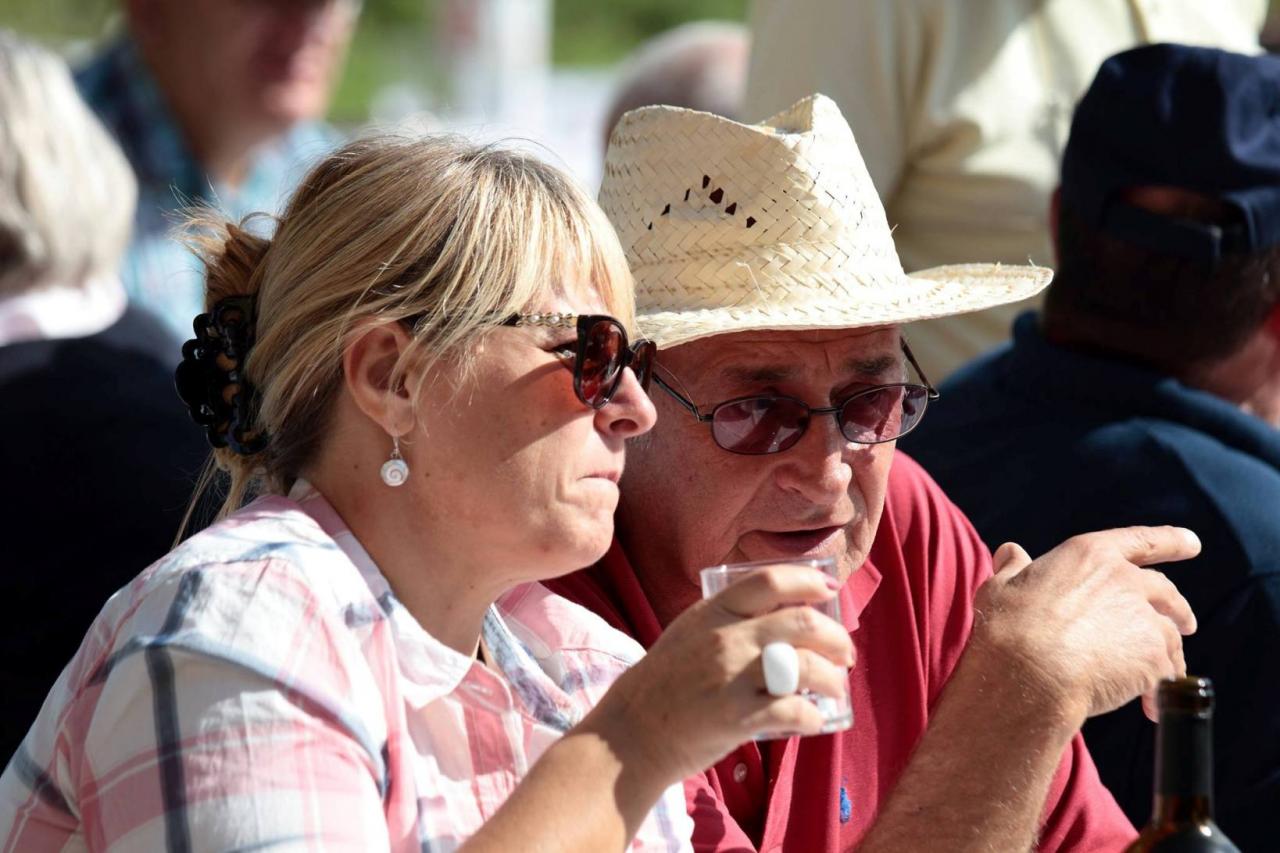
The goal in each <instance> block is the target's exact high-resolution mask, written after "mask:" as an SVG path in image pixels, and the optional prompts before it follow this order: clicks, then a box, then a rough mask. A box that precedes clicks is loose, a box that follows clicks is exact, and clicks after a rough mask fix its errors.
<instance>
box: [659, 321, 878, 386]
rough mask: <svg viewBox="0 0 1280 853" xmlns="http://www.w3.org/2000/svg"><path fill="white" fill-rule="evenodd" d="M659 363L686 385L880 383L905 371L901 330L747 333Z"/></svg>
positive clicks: (714, 339) (671, 352) (704, 342)
mask: <svg viewBox="0 0 1280 853" xmlns="http://www.w3.org/2000/svg"><path fill="white" fill-rule="evenodd" d="M658 360H659V362H660V363H661V364H662V365H663V366H664V367H666V368H667V369H668V370H670V371H672V372H673V373H676V374H678V375H679V376H680V377H681V378H682V379H683V380H684V381H686V382H695V383H700V384H701V383H709V384H716V383H717V382H721V381H728V382H732V381H735V380H740V381H750V380H752V379H758V380H761V381H778V380H784V379H798V380H805V381H816V382H822V381H824V379H828V378H829V379H830V380H831V381H839V380H841V379H844V378H848V377H852V376H865V377H869V378H875V377H877V376H880V375H882V374H887V373H893V372H896V371H898V370H900V369H901V366H902V362H903V356H902V349H901V332H900V329H899V327H898V326H875V327H870V328H861V329H818V330H805V331H772V330H769V331H746V332H733V333H729V334H724V335H713V336H711V337H707V338H700V339H699V340H696V341H692V342H690V343H687V344H680V345H678V346H675V347H671V348H669V349H668V348H664V349H663V350H662V351H661V353H660V354H659V357H658Z"/></svg>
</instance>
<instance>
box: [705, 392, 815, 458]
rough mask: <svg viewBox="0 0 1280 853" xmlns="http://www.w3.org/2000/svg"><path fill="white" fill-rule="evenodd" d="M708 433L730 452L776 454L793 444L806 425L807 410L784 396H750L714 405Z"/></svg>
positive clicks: (797, 402)
mask: <svg viewBox="0 0 1280 853" xmlns="http://www.w3.org/2000/svg"><path fill="white" fill-rule="evenodd" d="M711 417H712V420H711V435H712V437H713V438H715V441H716V444H718V445H720V446H721V447H723V448H724V449H725V450H728V451H730V452H732V453H745V454H750V455H757V454H762V453H778V452H780V451H783V450H786V449H788V448H790V447H793V446H794V445H795V443H796V442H797V441H799V440H800V436H802V435H804V431H805V429H807V428H808V426H809V409H808V408H807V407H806V406H805V405H804V404H803V403H801V402H800V401H799V400H792V399H790V398H787V397H752V398H750V399H747V400H737V401H735V402H732V403H725V404H723V405H721V406H717V407H716V410H715V411H714V412H712V413H711Z"/></svg>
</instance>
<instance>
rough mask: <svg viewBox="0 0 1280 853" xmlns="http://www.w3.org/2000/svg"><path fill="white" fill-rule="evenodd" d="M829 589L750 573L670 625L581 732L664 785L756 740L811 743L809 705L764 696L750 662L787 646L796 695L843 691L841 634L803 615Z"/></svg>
mask: <svg viewBox="0 0 1280 853" xmlns="http://www.w3.org/2000/svg"><path fill="white" fill-rule="evenodd" d="M837 589H838V586H837V582H836V581H835V580H834V579H831V578H828V577H827V576H826V575H824V574H822V573H821V572H819V571H817V570H815V569H812V568H808V567H804V566H786V565H779V566H769V567H766V568H763V569H761V570H760V571H758V572H753V573H752V574H750V575H748V576H746V577H744V578H742V579H741V580H739V581H737V582H736V583H734V584H733V585H732V586H730V587H728V588H727V589H725V590H724V591H723V592H721V593H720V594H719V595H717V596H715V597H714V598H711V599H708V600H706V601H700V602H698V603H697V604H695V605H694V606H692V607H690V608H689V609H688V610H687V611H685V612H684V613H683V614H681V615H680V617H679V618H678V619H676V620H675V621H674V622H672V623H671V625H670V626H669V627H668V628H667V630H666V631H664V632H663V634H662V637H661V638H660V639H659V640H658V642H657V643H656V644H654V646H653V648H652V649H651V650H650V651H649V653H648V655H646V656H645V658H644V659H643V660H642V661H640V662H639V663H637V664H636V665H635V666H634V667H632V668H631V670H629V671H628V672H627V673H626V674H625V675H623V676H622V678H620V679H618V681H617V682H616V683H615V684H614V685H613V687H612V688H610V690H609V692H608V693H607V694H606V695H605V697H604V698H603V699H602V700H601V701H600V703H599V704H598V705H597V706H596V708H595V710H593V711H592V712H591V714H590V715H588V717H587V719H586V720H584V721H583V725H585V726H590V727H592V728H595V729H597V730H599V731H601V733H602V734H605V735H606V737H607V738H608V739H609V740H610V741H611V742H612V743H615V744H618V745H619V746H620V748H624V749H627V750H628V751H630V752H633V753H634V755H633V756H630V757H628V758H629V760H634V761H638V762H642V763H648V764H649V765H650V768H651V771H652V772H654V773H655V774H656V775H658V776H659V777H661V778H665V779H666V780H667V784H670V783H672V782H675V781H677V780H680V779H683V778H685V777H686V776H691V775H693V774H695V773H699V772H701V771H702V770H704V769H706V768H707V767H708V766H710V765H711V764H714V763H715V762H716V761H718V760H719V759H721V758H723V757H724V756H725V755H726V754H728V753H729V752H730V751H731V750H732V749H733V748H734V747H736V746H738V745H739V744H741V743H743V742H744V741H747V740H750V739H751V738H752V737H754V736H756V735H758V734H760V733H762V732H776V731H788V732H796V733H798V734H817V733H818V732H819V731H820V730H821V728H822V724H823V720H822V716H821V714H820V713H819V711H818V709H817V708H816V707H815V706H814V705H813V703H811V702H810V701H809V700H808V699H805V698H804V697H803V696H800V695H792V696H783V697H775V696H771V695H769V694H768V692H766V690H765V685H764V670H763V667H762V665H761V661H760V654H761V649H763V648H764V646H765V645H767V644H768V643H771V642H775V641H782V642H786V643H790V644H791V645H792V646H794V647H795V648H796V651H797V652H798V655H799V661H800V689H801V690H812V691H814V692H817V693H822V694H826V695H830V696H835V695H839V694H840V693H842V692H843V691H845V690H846V689H847V681H848V669H849V668H850V667H852V666H853V664H854V650H853V643H852V641H851V640H850V638H849V633H848V632H847V631H846V630H845V629H844V627H843V626H842V625H840V624H839V623H838V622H836V621H835V620H833V619H831V618H829V617H827V616H825V615H824V614H822V613H820V612H819V611H817V610H815V609H814V608H813V607H811V606H809V605H813V604H818V603H821V602H824V601H827V600H829V599H831V598H832V597H833V596H835V594H836V592H837ZM610 731H612V732H613V733H614V734H616V735H618V737H609V735H608V732H610ZM624 760H627V759H624Z"/></svg>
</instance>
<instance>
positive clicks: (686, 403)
mask: <svg viewBox="0 0 1280 853" xmlns="http://www.w3.org/2000/svg"><path fill="white" fill-rule="evenodd" d="M901 345H902V352H903V353H904V354H905V355H906V357H907V363H908V364H910V365H911V367H912V368H913V369H914V370H915V372H916V375H918V376H919V377H920V382H919V383H916V382H886V383H884V384H881V385H870V386H868V387H866V388H861V389H859V390H857V391H854V392H853V393H852V394H849V395H848V396H846V397H845V398H844V399H842V400H840V401H839V403H838V404H837V405H835V406H822V407H815V406H810V405H809V404H808V402H806V401H804V400H801V399H800V398H799V397H793V396H791V395H790V394H749V395H747V396H744V397H734V398H733V399H731V400H724V401H722V402H719V403H716V404H715V405H714V406H712V407H711V410H710V412H709V413H707V414H703V413H702V412H701V411H700V410H699V409H698V405H697V404H696V403H694V402H693V401H692V400H690V399H689V398H688V397H686V396H684V395H683V394H681V393H680V392H679V391H677V390H676V389H675V388H672V387H671V385H669V384H668V383H667V381H666V380H665V379H663V378H662V377H661V376H659V375H658V373H657V371H656V370H653V371H652V373H653V381H654V382H656V383H657V384H658V386H659V387H660V388H662V390H664V391H666V392H667V393H668V394H670V395H671V396H672V397H673V398H675V401H676V402H677V403H679V404H680V405H681V406H683V407H684V408H685V409H687V410H688V411H689V413H690V414H692V415H693V416H694V418H695V419H697V421H698V423H703V424H711V425H712V428H711V440H712V442H714V443H715V446H716V447H719V448H720V449H721V450H723V451H725V452H726V453H733V454H736V455H738V456H772V455H774V454H776V453H785V452H786V451H788V450H791V449H792V448H793V447H795V444H792V445H791V447H786V448H783V449H781V450H773V451H765V452H764V453H744V452H743V451H741V450H730V449H729V448H727V447H725V446H724V445H722V444H721V443H720V442H718V441H716V438H715V426H714V424H715V417H716V412H717V411H719V410H720V409H722V408H723V407H725V406H729V405H732V404H734V403H744V402H746V401H748V400H760V399H767V400H778V399H786V400H793V401H795V402H797V403H799V404H801V405H802V406H804V407H805V409H806V410H807V411H808V413H809V414H808V417H809V418H812V417H813V416H814V415H831V416H832V417H833V418H834V419H835V421H836V429H839V430H840V435H842V436H844V439H845V440H846V441H848V442H850V443H851V444H863V445H867V446H871V445H876V444H887V443H889V442H890V441H897V440H898V439H900V438H902V437H903V436H904V435H908V434H909V433H911V431H912V430H914V429H915V428H916V427H918V426H919V425H920V421H916V422H915V423H914V424H912V426H911V429H908V430H904V431H903V432H900V433H898V434H897V435H895V436H894V437H893V438H884V439H880V440H879V441H855V440H854V439H852V438H849V437H848V436H847V435H845V434H844V430H843V429H842V428H841V425H840V417H839V415H840V411H841V410H842V409H844V407H845V406H847V405H849V401H851V400H854V399H857V398H858V397H860V396H862V395H863V394H869V393H871V392H873V391H879V390H882V389H884V388H904V387H910V388H924V389H925V407H926V408H927V407H928V405H929V402H930V401H933V400H936V399H938V398H939V397H940V396H942V395H941V394H940V393H939V392H938V389H937V388H935V387H934V386H933V383H931V382H930V381H929V379H928V377H926V376H925V375H924V371H923V370H922V369H921V368H920V363H919V362H917V361H916V357H915V354H914V353H912V352H911V347H910V346H908V344H907V339H906V338H902V339H901ZM654 366H655V367H656V366H657V365H656V364H655V365H654ZM923 419H924V415H923V413H922V414H921V420H923ZM808 431H809V427H808V426H807V425H806V426H805V428H804V430H803V431H802V432H801V433H800V435H799V437H798V438H797V439H796V444H799V443H800V440H801V439H802V438H804V435H805V433H806V432H808Z"/></svg>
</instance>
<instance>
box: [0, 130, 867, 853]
mask: <svg viewBox="0 0 1280 853" xmlns="http://www.w3.org/2000/svg"><path fill="white" fill-rule="evenodd" d="M204 255H205V261H206V264H207V267H208V281H207V288H208V293H207V306H208V309H209V311H208V313H207V314H204V315H201V317H200V318H199V319H198V320H197V323H196V331H197V338H196V339H195V340H194V341H192V342H190V343H189V344H188V345H187V347H186V349H185V351H184V354H185V357H186V360H185V361H184V363H183V367H182V368H181V369H180V372H179V384H180V387H181V390H182V393H183V396H184V398H185V399H186V401H187V403H188V404H189V405H190V406H191V407H192V411H193V415H194V416H195V417H196V419H197V420H198V421H199V422H201V423H202V424H203V425H204V426H205V428H206V430H207V432H208V435H209V438H210V440H211V441H212V442H213V443H214V444H215V446H217V447H218V449H217V450H216V456H217V461H218V463H219V464H220V465H221V467H223V468H224V469H225V470H227V471H228V472H229V473H230V477H231V496H230V498H229V501H228V503H229V506H235V505H237V504H238V503H239V501H240V499H241V497H242V496H243V495H245V494H246V493H251V492H252V493H260V494H262V495H264V497H261V498H260V499H258V500H256V501H255V502H253V503H251V504H249V505H248V506H247V507H245V508H244V509H240V510H239V511H236V512H233V513H232V514H230V515H229V516H228V517H226V518H225V519H224V520H222V521H221V522H219V523H217V524H215V525H214V526H213V527H211V528H209V529H208V530H206V531H204V532H202V533H200V534H198V535H196V536H194V537H192V538H191V539H189V540H187V541H186V542H185V543H183V544H182V545H181V546H179V547H178V548H177V549H175V550H174V551H173V552H172V553H170V554H169V555H168V556H167V557H166V558H164V559H163V560H161V561H160V562H159V563H157V564H156V565H154V566H152V567H151V568H150V569H148V570H147V571H145V572H143V573H142V574H141V575H140V576H139V577H138V578H137V579H136V580H135V581H134V582H133V583H132V584H130V585H129V586H128V587H126V588H125V589H123V590H122V591H121V592H120V593H118V594H117V595H116V596H115V597H114V598H112V600H111V601H110V602H109V603H108V605H107V607H106V608H105V609H104V610H103V612H102V614H101V615H100V616H99V618H98V620H97V621H96V622H95V624H94V626H93V628H92V629H91V631H90V633H89V635H88V636H87V637H86V639H85V642H84V644H83V646H82V647H81V649H80V651H79V653H78V654H77V655H76V657H75V658H74V659H73V660H72V662H71V664H70V665H69V666H68V667H67V669H66V670H65V671H64V672H63V675H62V677H61V678H60V679H59V681H58V684H57V685H56V686H55V688H54V691H53V693H52V694H51V695H50V697H49V699H48V700H47V701H46V703H45V706H44V709H43V710H42V712H41V714H40V716H39V718H38V719H37V720H36V723H35V725H34V727H33V728H32V729H31V731H30V733H29V734H28V735H27V738H26V740H25V741H24V743H23V746H22V747H21V748H20V749H19V750H18V752H17V753H16V754H15V756H14V758H13V760H12V762H11V763H10V764H9V767H8V769H7V770H6V771H5V773H4V775H3V777H0V846H2V848H3V849H4V850H16V849H22V850H41V849H58V850H62V849H67V848H68V847H77V848H79V847H87V848H89V849H147V850H151V849H161V848H167V849H172V850H192V849H197V850H199V849H232V848H235V849H257V848H260V847H288V848H291V849H292V848H300V849H321V848H323V849H326V850H381V849H388V848H389V849H395V850H410V849H412V850H431V851H448V850H455V849H463V850H504V851H507V850H517V849H520V850H526V849H555V850H583V851H599V850H609V849H620V848H622V847H624V846H626V845H627V844H628V843H631V844H632V846H633V847H635V848H638V849H652V850H681V849H687V848H688V845H689V842H688V839H689V833H690V831H691V824H690V821H689V819H688V817H687V816H686V814H685V809H684V804H683V797H682V795H681V791H680V786H679V784H678V783H679V781H680V780H681V779H682V778H684V777H685V776H687V775H689V774H692V773H694V772H696V771H699V770H701V769H702V768H704V767H705V766H707V765H709V764H710V763H712V762H713V761H715V760H716V759H717V758H719V757H720V756H722V755H723V754H725V753H726V752H728V750H729V749H731V748H732V747H733V746H735V745H736V744H738V743H740V742H741V741H743V740H745V739H747V738H749V737H750V736H751V735H752V733H754V732H758V731H761V730H777V729H791V730H795V731H799V732H816V731H817V730H818V729H819V728H820V725H821V721H820V720H819V719H818V715H817V712H816V709H815V708H814V706H813V705H811V704H810V703H808V702H807V701H806V700H804V699H803V698H800V697H798V696H794V695H793V696H788V697H785V698H780V699H779V698H774V697H771V696H769V695H768V694H767V693H766V692H765V691H764V689H763V674H762V671H761V663H760V654H761V649H762V648H763V646H764V645H765V644H767V643H768V642H771V641H775V640H778V641H784V642H789V643H791V644H792V645H794V646H798V647H800V648H801V652H800V662H801V664H802V666H801V670H802V672H801V686H802V687H812V688H815V689H819V690H825V691H828V692H830V691H835V690H837V689H839V685H841V684H842V683H843V681H844V680H845V672H844V667H846V666H848V665H851V663H852V659H851V654H852V652H851V647H850V643H849V639H848V634H847V633H845V632H844V631H843V630H842V629H841V628H840V626H838V625H837V624H836V623H835V622H833V621H831V620H827V619H825V617H819V616H817V614H816V611H813V610H811V609H809V608H806V607H797V606H795V605H800V604H804V603H806V602H815V601H819V600H824V599H826V598H828V597H830V596H831V595H833V593H834V590H833V589H832V588H831V587H830V586H828V584H827V582H826V580H825V579H824V578H823V577H822V576H820V575H818V574H817V573H812V572H808V571H800V570H796V571H793V572H790V573H771V574H760V575H756V576H753V577H751V578H748V579H747V580H746V581H744V582H743V583H740V584H738V585H736V586H734V587H732V588H730V589H729V590H727V591H726V592H725V593H723V594H722V595H721V596H719V597H718V598H716V599H713V600H711V601H709V602H706V603H705V604H704V605H703V606H701V607H696V608H694V609H693V610H691V611H690V612H689V614H687V615H686V616H685V617H684V618H682V619H681V620H679V621H678V622H677V623H675V624H674V625H672V626H671V628H669V629H668V631H667V633H666V635H665V636H664V638H663V640H662V641H661V642H659V643H658V644H657V645H656V646H655V647H654V648H653V649H652V651H651V652H650V653H649V655H648V657H646V658H644V659H643V660H642V661H641V662H640V663H638V664H636V665H635V666H634V667H633V668H631V669H630V670H627V667H628V666H629V665H630V664H632V663H634V662H635V661H636V660H637V659H639V657H640V654H641V653H640V650H639V647H638V646H636V645H634V644H633V643H632V642H631V641H630V640H628V639H625V638H624V637H623V636H622V635H621V634H618V633H616V632H614V631H613V630H612V629H610V628H608V627H607V626H606V625H605V624H604V623H603V622H601V621H599V620H598V619H597V618H595V617H594V616H592V615H590V614H588V613H587V611H585V610H582V609H580V608H578V607H577V606H575V605H572V604H570V603H568V602H566V601H564V600H563V599H559V598H557V597H556V596H553V595H551V594H550V593H549V592H547V591H546V590H545V588H543V587H542V586H540V585H539V584H537V583H535V582H536V581H538V580H540V579H544V578H550V577H555V576H557V575H561V574H564V573H567V572H569V571H571V570H573V569H575V568H577V567H580V566H583V565H587V564H589V563H591V562H593V561H594V560H596V559H598V558H599V557H600V556H601V555H602V554H603V553H604V552H605V550H606V549H607V547H608V546H609V543H610V540H611V536H612V530H613V528H612V514H613V511H614V507H615V505H616V503H617V500H618V491H617V481H618V476H619V474H620V472H621V470H622V466H623V455H624V449H623V447H624V443H625V441H626V440H627V439H629V438H633V437H635V436H638V435H641V434H642V433H644V432H646V431H647V430H648V429H649V428H650V427H651V426H652V424H653V421H654V411H653V407H652V405H651V403H650V402H649V400H648V397H647V396H646V395H645V393H644V389H643V387H642V386H643V384H644V380H645V379H646V377H647V368H648V364H649V361H650V359H651V357H652V348H651V346H650V345H648V344H645V343H643V342H639V343H634V344H633V343H630V342H629V341H628V337H627V332H626V327H627V324H628V322H629V321H630V319H631V314H632V303H631V299H632V297H631V290H630V288H631V282H630V277H629V273H628V271H627V268H626V266H625V262H624V260H623V256H622V253H621V250H620V248H619V246H618V244H617V241H616V239H615V237H614V235H613V233H612V231H611V230H610V228H609V226H608V224H607V223H606V221H605V220H604V218H603V215H602V214H601V213H600V211H599V210H598V208H597V207H596V206H595V204H594V203H593V202H591V201H590V200H589V199H587V198H586V197H585V196H583V195H582V194H581V192H580V191H578V190H576V189H574V188H573V187H572V186H571V185H570V183H569V182H568V181H567V180H566V179H565V178H564V177H562V176H561V175H560V174H559V173H558V172H556V171H555V170H553V169H551V168H549V167H547V166H546V165H544V164H542V163H540V162H538V161H537V160H534V159H532V158H530V157H528V156H525V155H522V154H519V153H515V152H511V151H507V150H502V149H499V148H492V147H485V148H478V147H474V146H471V145H469V144H467V143H464V142H458V141H451V140H447V139H438V138H437V139H419V140H375V141H366V142H360V143H355V144H352V145H350V146H348V147H347V148H345V149H344V150H342V151H340V152H338V153H337V154H336V155H334V156H332V157H330V158H329V159H328V160H326V161H325V162H324V163H322V164H321V165H320V166H318V167H317V168H316V170H315V171H314V172H313V173H312V174H311V175H310V176H309V177H308V178H307V179H306V180H305V182H304V183H303V185H302V187H301V188H300V190H299V191H298V193H297V195H296V196H295V198H294V199H293V200H292V202H291V204H290V206H289V208H288V210H287V211H286V212H285V214H284V215H283V217H282V218H281V220H280V222H279V226H278V229H277V231H276V233H275V236H274V238H273V239H271V240H270V241H267V240H264V239H260V238H257V237H254V236H251V234H249V233H248V232H246V231H245V230H242V229H241V228H239V227H236V226H232V225H223V226H221V232H220V236H219V237H218V238H217V239H213V240H210V241H208V242H207V244H206V249H205V252H204ZM674 481H675V480H674V479H673V482H674ZM783 605H787V606H783ZM610 685H612V686H610Z"/></svg>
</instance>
